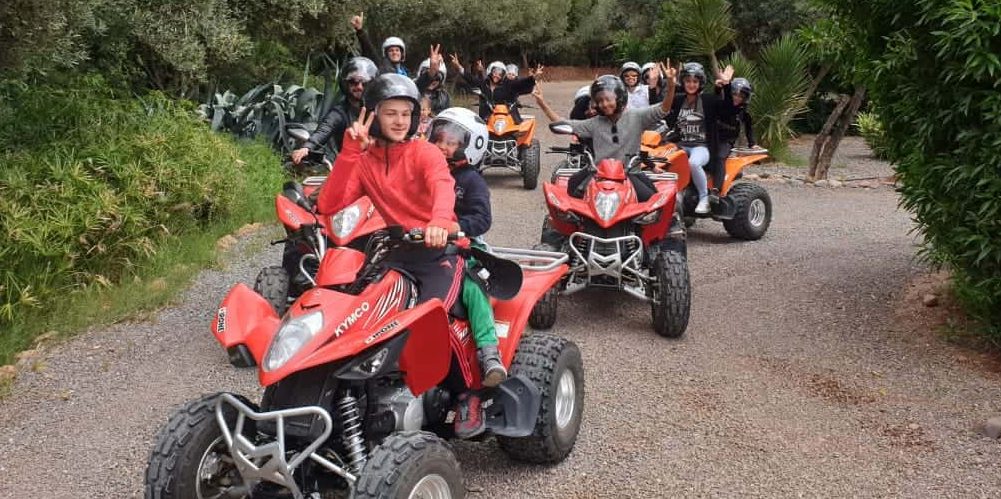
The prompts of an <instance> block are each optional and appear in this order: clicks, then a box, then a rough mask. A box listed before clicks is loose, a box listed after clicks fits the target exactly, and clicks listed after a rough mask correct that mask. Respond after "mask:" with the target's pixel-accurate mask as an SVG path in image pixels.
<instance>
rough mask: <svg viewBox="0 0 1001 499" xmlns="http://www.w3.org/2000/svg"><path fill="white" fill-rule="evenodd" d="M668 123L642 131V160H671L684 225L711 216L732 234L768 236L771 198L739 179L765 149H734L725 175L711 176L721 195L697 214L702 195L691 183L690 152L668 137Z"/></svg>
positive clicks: (763, 156)
mask: <svg viewBox="0 0 1001 499" xmlns="http://www.w3.org/2000/svg"><path fill="white" fill-rule="evenodd" d="M667 131H668V128H667V125H665V124H662V125H661V126H660V127H658V128H657V129H655V130H648V131H646V132H643V136H642V138H641V139H640V157H639V159H640V161H641V162H642V163H643V165H644V167H645V168H649V169H655V164H656V163H655V161H654V159H666V160H668V161H669V162H670V166H669V167H668V168H667V171H669V172H672V173H674V174H676V175H678V191H679V192H680V193H681V201H682V205H683V207H684V208H683V209H684V211H683V213H684V214H685V226H686V227H690V226H691V225H693V224H694V223H695V221H696V219H697V218H712V219H713V220H719V221H721V222H723V228H725V229H726V232H727V233H728V234H730V236H732V237H735V238H738V239H744V240H748V241H756V240H758V239H761V237H762V236H764V235H765V231H767V230H768V226H769V225H770V224H771V221H772V198H771V197H770V196H769V195H768V191H766V190H765V188H764V187H762V186H761V185H759V184H755V183H751V182H737V183H735V182H736V181H737V180H739V179H740V178H741V177H742V176H743V172H744V168H747V167H748V166H750V165H752V164H754V163H757V162H759V161H762V160H764V159H767V158H768V150H766V149H741V148H734V149H733V151H731V153H730V157H728V158H726V177H725V178H724V179H723V181H722V182H719V179H715V178H710V179H709V189H710V190H712V189H714V188H716V189H719V195H713V194H711V195H710V196H709V207H710V211H709V213H706V214H704V215H703V214H696V213H695V205H696V204H698V201H699V194H698V191H697V190H696V189H695V185H693V184H692V183H691V178H692V172H691V170H690V169H689V164H688V155H687V154H685V151H684V150H683V149H682V148H681V147H679V146H678V145H677V144H675V143H674V142H673V141H672V139H674V137H672V136H667V137H665V134H666V133H667Z"/></svg>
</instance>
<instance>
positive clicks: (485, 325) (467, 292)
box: [462, 259, 497, 348]
mask: <svg viewBox="0 0 1001 499" xmlns="http://www.w3.org/2000/svg"><path fill="white" fill-rule="evenodd" d="M472 263H473V262H472V259H469V260H467V261H466V264H467V265H471V264H472ZM462 304H463V305H464V306H465V307H466V317H468V318H469V327H470V328H472V329H473V340H474V341H475V342H476V348H482V347H486V346H492V345H496V344H497V330H496V329H494V309H493V307H491V306H490V297H488V296H487V294H486V293H485V292H483V288H481V287H480V285H479V284H477V283H476V281H474V280H473V278H471V277H469V276H468V275H467V276H464V277H463V282H462Z"/></svg>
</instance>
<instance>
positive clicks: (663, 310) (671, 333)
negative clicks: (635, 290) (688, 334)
mask: <svg viewBox="0 0 1001 499" xmlns="http://www.w3.org/2000/svg"><path fill="white" fill-rule="evenodd" d="M653 273H654V275H655V276H656V278H657V280H656V282H654V283H653V284H651V285H652V286H655V289H654V296H653V298H654V300H653V302H652V303H651V304H650V309H651V313H652V315H653V329H654V331H656V332H657V334H659V335H661V336H666V337H668V338H679V337H681V335H683V334H685V330H686V329H688V315H689V312H690V310H691V305H692V288H691V283H690V281H689V277H688V261H687V260H686V259H685V256H684V255H682V254H681V253H679V252H677V251H670V250H668V251H661V252H660V253H657V257H656V259H654V261H653Z"/></svg>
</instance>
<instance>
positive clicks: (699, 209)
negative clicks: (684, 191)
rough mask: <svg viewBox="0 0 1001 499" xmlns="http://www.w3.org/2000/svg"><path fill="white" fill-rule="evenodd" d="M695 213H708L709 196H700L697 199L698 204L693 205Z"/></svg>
mask: <svg viewBox="0 0 1001 499" xmlns="http://www.w3.org/2000/svg"><path fill="white" fill-rule="evenodd" d="M695 213H697V214H699V215H705V214H706V213H709V198H702V199H700V200H699V204H698V205H697V206H696V207H695Z"/></svg>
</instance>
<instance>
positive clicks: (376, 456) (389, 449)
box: [351, 431, 466, 499]
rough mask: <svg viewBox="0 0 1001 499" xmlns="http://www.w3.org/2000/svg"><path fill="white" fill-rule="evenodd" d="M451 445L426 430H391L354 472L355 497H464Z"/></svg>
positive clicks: (362, 498)
mask: <svg viewBox="0 0 1001 499" xmlns="http://www.w3.org/2000/svg"><path fill="white" fill-rule="evenodd" d="M465 495H466V487H465V484H464V483H463V478H462V469H461V468H460V467H459V462H458V461H457V460H456V459H455V454H453V453H452V448H451V447H450V446H449V445H448V444H447V443H446V442H445V441H444V440H442V439H441V438H438V436H436V435H435V434H433V433H429V432H426V431H409V432H401V433H394V434H392V435H390V436H389V437H387V438H386V439H385V440H383V441H382V443H381V444H379V446H378V447H376V448H375V450H373V451H372V454H371V455H370V456H369V458H368V461H367V462H366V463H365V467H364V468H363V469H362V471H361V473H360V474H359V475H358V482H357V483H356V485H355V489H354V492H353V493H352V494H351V497H352V498H355V499H367V498H379V499H383V498H391V499H396V498H409V497H433V498H451V497H465Z"/></svg>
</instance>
